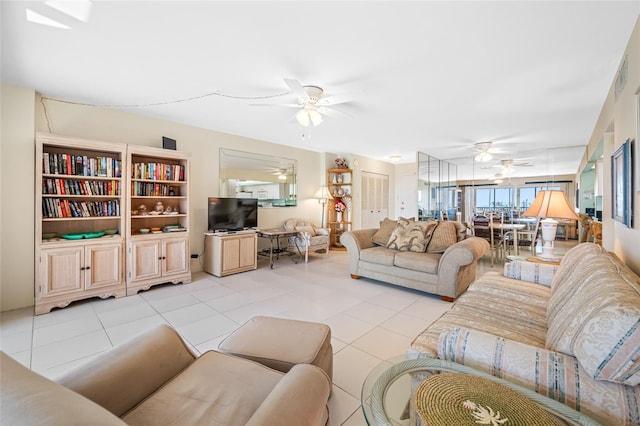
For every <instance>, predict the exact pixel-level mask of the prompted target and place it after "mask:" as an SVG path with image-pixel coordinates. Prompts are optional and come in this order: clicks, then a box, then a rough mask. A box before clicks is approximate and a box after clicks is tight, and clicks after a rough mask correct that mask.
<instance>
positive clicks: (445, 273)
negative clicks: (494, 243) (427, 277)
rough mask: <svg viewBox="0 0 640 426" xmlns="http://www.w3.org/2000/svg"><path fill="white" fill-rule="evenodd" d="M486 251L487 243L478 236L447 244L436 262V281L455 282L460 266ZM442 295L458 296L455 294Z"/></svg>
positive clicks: (475, 260)
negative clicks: (450, 244)
mask: <svg viewBox="0 0 640 426" xmlns="http://www.w3.org/2000/svg"><path fill="white" fill-rule="evenodd" d="M488 252H489V243H488V242H487V240H485V239H484V238H479V237H471V238H466V239H464V240H462V241H458V242H457V243H455V244H453V245H452V246H449V248H447V249H446V250H445V252H444V253H443V254H442V257H441V258H440V262H439V263H438V281H439V282H441V283H457V281H458V271H459V270H460V268H461V267H463V266H466V265H471V264H472V263H475V262H477V261H478V259H480V258H481V257H482V256H484V255H485V254H487V253H488ZM474 273H475V272H474ZM473 279H475V276H474V277H472V280H473ZM465 288H466V287H465ZM444 295H445V296H451V297H457V296H458V295H457V294H444Z"/></svg>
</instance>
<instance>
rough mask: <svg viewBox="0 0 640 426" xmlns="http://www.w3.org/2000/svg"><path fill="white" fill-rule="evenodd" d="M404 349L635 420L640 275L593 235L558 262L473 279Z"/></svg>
mask: <svg viewBox="0 0 640 426" xmlns="http://www.w3.org/2000/svg"><path fill="white" fill-rule="evenodd" d="M408 355H409V356H410V357H424V356H429V357H439V358H441V359H445V360H449V361H454V362H456V363H459V364H465V365H467V366H469V367H472V368H474V369H477V370H481V371H484V372H487V373H490V374H493V375H494V376H497V377H500V378H502V379H505V380H507V381H509V382H512V383H515V384H518V385H521V386H523V387H525V388H528V389H531V390H533V391H536V392H538V393H540V394H543V395H545V396H547V397H550V398H552V399H555V400H557V401H559V402H562V403H564V404H565V405H567V406H569V407H571V408H573V409H576V410H578V411H580V412H581V413H582V414H584V415H587V416H589V417H591V418H593V419H595V420H596V421H598V422H600V423H602V424H606V425H637V424H640V407H639V403H640V386H639V384H640V278H639V277H638V276H637V275H635V274H634V273H633V272H632V271H631V270H629V269H628V268H627V267H626V266H625V265H624V264H623V263H622V262H621V261H620V260H619V259H618V258H617V257H616V256H615V255H613V254H611V253H608V252H607V251H606V250H604V249H603V248H602V247H600V246H598V245H596V244H593V243H582V244H579V245H578V246H576V247H574V248H572V249H571V250H569V251H568V252H567V254H566V255H565V256H564V258H563V260H562V262H561V263H560V266H557V267H556V266H552V265H545V264H538V263H530V262H524V261H515V262H511V263H506V264H505V268H504V272H503V273H502V274H500V273H498V272H493V271H492V272H488V273H486V274H484V275H483V276H481V277H480V278H478V279H477V280H476V281H475V282H474V283H473V284H472V285H471V286H470V287H469V289H468V290H467V292H466V293H465V294H463V295H462V296H461V297H460V298H459V299H458V300H457V301H456V302H455V303H454V304H453V305H452V306H451V309H450V310H449V311H447V312H446V313H445V314H443V315H442V316H441V317H440V318H439V319H438V320H436V321H435V322H434V323H432V324H431V325H430V326H429V327H428V328H427V329H426V330H424V331H423V332H422V333H420V334H419V335H418V336H417V337H416V338H415V339H414V340H413V342H412V343H411V346H410V348H409V350H408Z"/></svg>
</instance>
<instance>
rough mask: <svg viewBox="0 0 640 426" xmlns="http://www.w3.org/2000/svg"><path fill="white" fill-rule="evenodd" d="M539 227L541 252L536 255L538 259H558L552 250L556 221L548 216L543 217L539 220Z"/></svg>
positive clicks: (550, 260)
mask: <svg viewBox="0 0 640 426" xmlns="http://www.w3.org/2000/svg"><path fill="white" fill-rule="evenodd" d="M540 228H541V233H542V253H540V254H539V255H538V256H537V257H538V259H540V260H545V261H547V262H555V261H558V260H560V258H559V257H558V256H556V255H555V254H554V252H553V251H554V248H555V239H556V230H557V228H558V222H557V221H556V220H553V219H550V218H547V219H543V220H541V221H540Z"/></svg>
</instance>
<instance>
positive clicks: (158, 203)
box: [153, 201, 164, 213]
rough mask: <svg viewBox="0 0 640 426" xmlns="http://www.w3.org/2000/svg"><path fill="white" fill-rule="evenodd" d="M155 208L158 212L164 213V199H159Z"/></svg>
mask: <svg viewBox="0 0 640 426" xmlns="http://www.w3.org/2000/svg"><path fill="white" fill-rule="evenodd" d="M153 210H155V211H156V212H158V213H162V212H163V211H164V205H163V204H162V201H158V202H157V203H156V206H155V207H154V208H153Z"/></svg>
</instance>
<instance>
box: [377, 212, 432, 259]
mask: <svg viewBox="0 0 640 426" xmlns="http://www.w3.org/2000/svg"><path fill="white" fill-rule="evenodd" d="M432 228H433V226H432V225H431V224H430V223H429V222H416V221H409V220H406V219H399V220H398V223H397V224H396V226H395V228H393V232H391V237H390V238H389V242H388V244H387V247H388V248H390V249H394V250H398V251H412V252H416V253H424V252H425V250H426V248H427V243H428V241H427V237H430V236H431V229H432Z"/></svg>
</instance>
